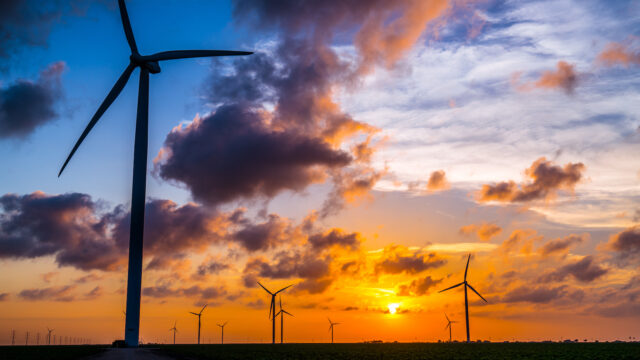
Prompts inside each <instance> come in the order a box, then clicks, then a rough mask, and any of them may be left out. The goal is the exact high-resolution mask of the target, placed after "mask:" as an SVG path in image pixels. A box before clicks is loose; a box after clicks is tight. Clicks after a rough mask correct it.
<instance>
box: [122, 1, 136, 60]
mask: <svg viewBox="0 0 640 360" xmlns="http://www.w3.org/2000/svg"><path fill="white" fill-rule="evenodd" d="M118 7H119V8H120V18H121V19H122V27H123V28H124V35H125V36H126V37H127V42H128V43H129V47H130V48H131V52H132V53H134V54H137V53H138V47H137V46H136V40H135V39H134V38H133V30H131V22H129V14H128V13H127V7H126V6H125V4H124V0H118Z"/></svg>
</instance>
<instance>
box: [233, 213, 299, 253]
mask: <svg viewBox="0 0 640 360" xmlns="http://www.w3.org/2000/svg"><path fill="white" fill-rule="evenodd" d="M243 222H244V224H243V226H242V227H241V228H240V229H239V230H238V231H236V232H235V233H233V234H232V235H231V238H232V239H234V240H235V241H236V242H238V243H239V244H240V245H242V246H243V247H244V248H245V249H246V250H248V251H252V252H253V251H257V250H267V249H271V248H274V247H276V246H278V245H281V244H284V243H286V242H287V241H289V240H291V237H292V231H293V229H292V228H291V226H290V224H289V222H288V221H287V220H286V219H283V218H281V217H280V216H278V215H275V214H270V215H269V216H268V219H267V221H265V222H263V223H250V222H247V221H243Z"/></svg>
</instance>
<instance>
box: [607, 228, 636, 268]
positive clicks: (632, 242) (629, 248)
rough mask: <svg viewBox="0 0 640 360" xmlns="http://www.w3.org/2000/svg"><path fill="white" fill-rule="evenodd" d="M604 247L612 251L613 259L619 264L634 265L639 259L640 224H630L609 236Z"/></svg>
mask: <svg viewBox="0 0 640 360" xmlns="http://www.w3.org/2000/svg"><path fill="white" fill-rule="evenodd" d="M605 248H606V249H608V250H610V251H612V252H613V253H614V259H615V260H616V261H617V262H618V263H619V264H620V265H623V266H626V265H632V266H634V265H636V264H637V263H638V260H640V226H638V225H636V226H632V227H630V228H627V229H625V230H623V231H621V232H619V233H617V234H615V235H613V236H611V237H610V238H609V241H608V242H607V243H606V245H605Z"/></svg>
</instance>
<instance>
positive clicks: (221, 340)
mask: <svg viewBox="0 0 640 360" xmlns="http://www.w3.org/2000/svg"><path fill="white" fill-rule="evenodd" d="M227 323H228V321H225V322H224V324H222V325H220V324H216V325H218V326H220V331H222V336H220V344H224V327H225V326H226V325H227Z"/></svg>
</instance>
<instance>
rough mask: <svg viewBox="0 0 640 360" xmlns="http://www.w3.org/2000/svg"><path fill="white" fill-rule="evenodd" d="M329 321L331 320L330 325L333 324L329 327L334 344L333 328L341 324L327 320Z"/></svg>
mask: <svg viewBox="0 0 640 360" xmlns="http://www.w3.org/2000/svg"><path fill="white" fill-rule="evenodd" d="M327 320H329V324H331V325H329V331H331V343H332V344H333V327H334V326H336V325H340V323H334V322H331V319H329V318H327Z"/></svg>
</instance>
